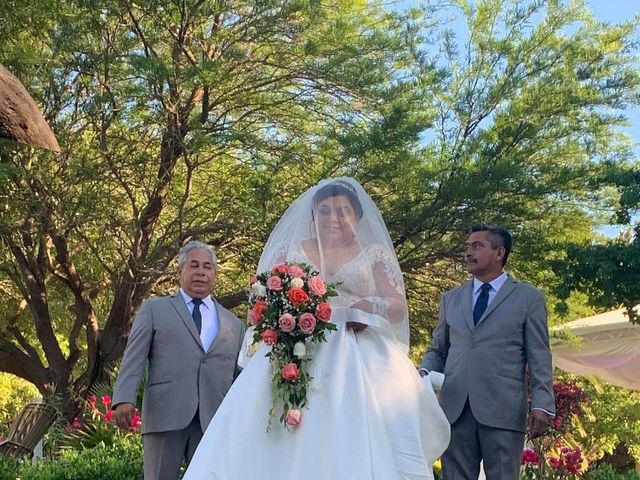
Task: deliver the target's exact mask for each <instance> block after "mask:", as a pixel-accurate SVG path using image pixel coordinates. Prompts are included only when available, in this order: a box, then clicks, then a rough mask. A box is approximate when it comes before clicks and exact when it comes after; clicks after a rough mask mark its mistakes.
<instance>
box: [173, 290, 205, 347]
mask: <svg viewBox="0 0 640 480" xmlns="http://www.w3.org/2000/svg"><path fill="white" fill-rule="evenodd" d="M171 305H173V308H175V309H176V312H178V316H179V317H180V318H181V319H182V322H183V323H184V326H185V327H187V330H189V333H190V334H191V336H192V337H193V339H194V340H195V341H196V342H197V343H198V345H200V348H203V347H202V341H201V340H200V335H199V334H198V330H196V326H195V324H194V323H193V317H192V316H191V314H190V313H189V309H188V308H187V304H186V303H184V299H183V298H182V295H180V292H178V293H177V294H174V295H172V296H171Z"/></svg>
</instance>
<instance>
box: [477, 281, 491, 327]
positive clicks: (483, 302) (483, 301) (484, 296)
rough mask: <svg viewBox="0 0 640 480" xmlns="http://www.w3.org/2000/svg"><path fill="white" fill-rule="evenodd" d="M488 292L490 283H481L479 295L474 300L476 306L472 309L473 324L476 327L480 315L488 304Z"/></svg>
mask: <svg viewBox="0 0 640 480" xmlns="http://www.w3.org/2000/svg"><path fill="white" fill-rule="evenodd" d="M489 290H491V284H490V283H483V284H482V286H481V287H480V295H478V299H477V300H476V305H475V306H474V307H473V324H474V325H477V324H478V321H479V320H480V318H481V317H482V314H483V313H484V311H485V310H486V309H487V304H488V303H489Z"/></svg>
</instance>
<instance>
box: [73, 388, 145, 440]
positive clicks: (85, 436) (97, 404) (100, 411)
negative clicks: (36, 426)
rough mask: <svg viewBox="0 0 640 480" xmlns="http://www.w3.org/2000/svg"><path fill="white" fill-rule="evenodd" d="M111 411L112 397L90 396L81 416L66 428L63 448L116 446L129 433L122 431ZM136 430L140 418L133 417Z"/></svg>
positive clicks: (85, 402)
mask: <svg viewBox="0 0 640 480" xmlns="http://www.w3.org/2000/svg"><path fill="white" fill-rule="evenodd" d="M113 414H114V412H113V410H111V397H110V396H109V395H101V396H100V401H98V396H97V395H95V394H93V393H92V394H90V395H88V396H87V399H86V400H85V401H84V409H83V412H82V414H81V415H79V416H77V417H75V418H74V419H73V420H72V421H71V422H70V423H69V424H68V425H67V426H66V428H65V433H66V435H65V438H64V440H63V448H93V447H95V446H97V445H99V444H103V445H107V446H108V445H114V444H116V443H117V442H119V441H120V440H122V438H123V437H124V436H127V435H130V433H128V432H123V431H122V430H120V429H119V428H118V427H117V426H116V425H115V422H114V420H113ZM133 425H134V429H135V430H137V429H138V428H139V426H140V416H139V415H135V416H134V417H133Z"/></svg>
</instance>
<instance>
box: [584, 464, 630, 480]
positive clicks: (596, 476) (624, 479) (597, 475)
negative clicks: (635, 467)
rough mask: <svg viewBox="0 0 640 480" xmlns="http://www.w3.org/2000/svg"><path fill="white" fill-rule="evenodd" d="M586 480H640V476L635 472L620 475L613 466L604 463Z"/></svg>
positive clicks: (590, 473)
mask: <svg viewBox="0 0 640 480" xmlns="http://www.w3.org/2000/svg"><path fill="white" fill-rule="evenodd" d="M585 478H586V480H640V474H638V473H636V472H634V471H629V472H627V473H618V472H616V471H615V470H614V468H613V467H612V466H611V465H609V464H607V463H603V464H601V465H598V466H597V467H596V468H594V469H593V470H591V471H590V472H589V473H588V474H587V475H586V476H585Z"/></svg>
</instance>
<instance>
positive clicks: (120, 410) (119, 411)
mask: <svg viewBox="0 0 640 480" xmlns="http://www.w3.org/2000/svg"><path fill="white" fill-rule="evenodd" d="M115 414H116V415H115V416H116V424H117V425H118V427H120V428H124V429H127V430H132V429H133V416H134V415H136V406H135V405H134V404H133V403H120V404H118V406H117V407H116V411H115Z"/></svg>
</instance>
